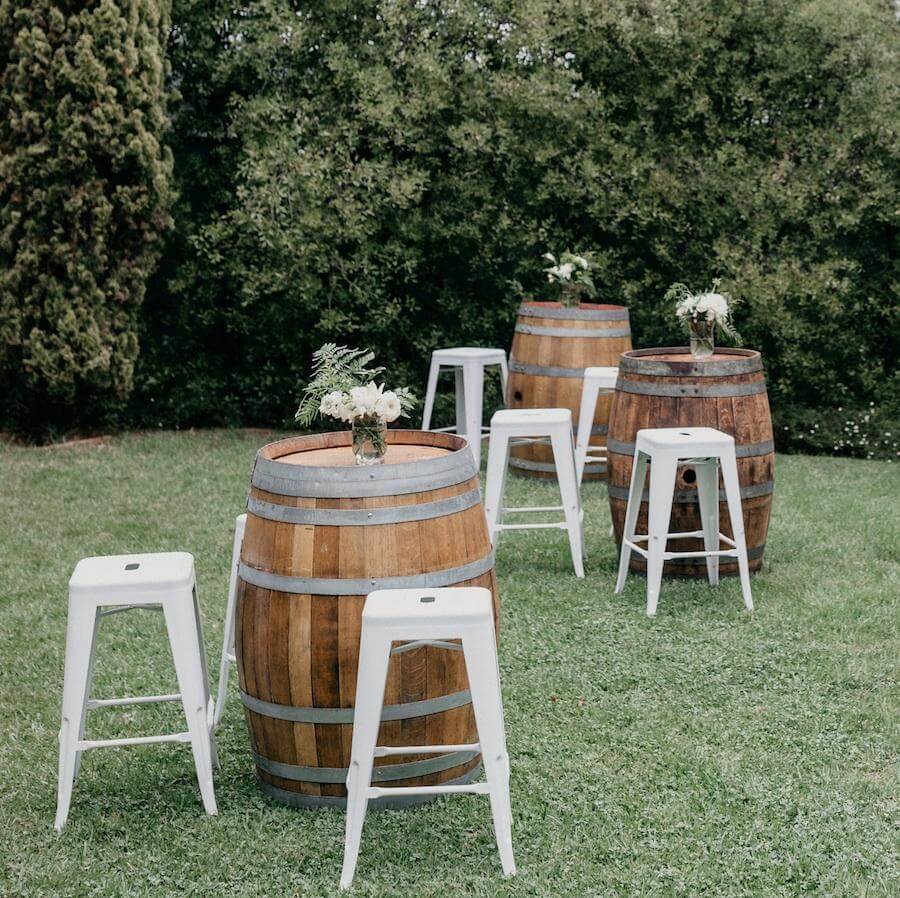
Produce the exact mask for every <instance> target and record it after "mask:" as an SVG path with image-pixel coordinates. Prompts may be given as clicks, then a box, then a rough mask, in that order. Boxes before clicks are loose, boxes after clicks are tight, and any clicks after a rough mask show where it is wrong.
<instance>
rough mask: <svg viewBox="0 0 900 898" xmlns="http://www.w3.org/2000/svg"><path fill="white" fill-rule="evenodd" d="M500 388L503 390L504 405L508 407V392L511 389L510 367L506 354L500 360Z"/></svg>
mask: <svg viewBox="0 0 900 898" xmlns="http://www.w3.org/2000/svg"><path fill="white" fill-rule="evenodd" d="M500 387H501V389H502V390H503V404H504V405H506V404H507V399H506V391H507V390H508V389H509V365H507V363H506V353H504V354H503V358H502V359H501V360H500Z"/></svg>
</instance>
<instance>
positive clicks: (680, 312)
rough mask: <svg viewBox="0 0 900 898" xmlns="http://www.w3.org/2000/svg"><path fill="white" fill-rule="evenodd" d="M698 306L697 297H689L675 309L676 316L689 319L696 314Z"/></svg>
mask: <svg viewBox="0 0 900 898" xmlns="http://www.w3.org/2000/svg"><path fill="white" fill-rule="evenodd" d="M696 305H697V300H696V297H693V296H687V297H685V298H684V299H682V300H681V302H679V303H678V305H677V306H676V307H675V314H676V315H677V316H678V317H679V318H687V317H688V315H692V314H693V313H694V308H695V307H696Z"/></svg>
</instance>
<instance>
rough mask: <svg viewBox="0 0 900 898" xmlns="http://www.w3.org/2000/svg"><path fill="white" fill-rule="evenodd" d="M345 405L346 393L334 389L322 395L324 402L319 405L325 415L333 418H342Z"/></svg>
mask: <svg viewBox="0 0 900 898" xmlns="http://www.w3.org/2000/svg"><path fill="white" fill-rule="evenodd" d="M343 406H344V394H343V393H342V392H341V391H340V390H332V391H331V392H330V393H326V394H325V396H323V397H322V403H321V405H319V411H320V412H321V413H322V414H323V415H328V416H329V417H331V418H340V417H341V410H342V409H343Z"/></svg>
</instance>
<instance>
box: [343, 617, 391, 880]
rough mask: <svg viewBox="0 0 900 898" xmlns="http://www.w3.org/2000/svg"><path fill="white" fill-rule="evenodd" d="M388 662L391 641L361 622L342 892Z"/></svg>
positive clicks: (355, 847)
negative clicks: (374, 632)
mask: <svg viewBox="0 0 900 898" xmlns="http://www.w3.org/2000/svg"><path fill="white" fill-rule="evenodd" d="M390 659H391V641H390V639H385V638H384V637H382V636H380V635H377V634H373V633H372V631H371V630H369V629H367V628H366V624H365V621H363V631H362V638H361V639H360V644H359V669H358V671H357V676H356V704H355V708H356V710H355V711H354V715H353V742H352V744H351V746H350V767H349V769H348V771H347V828H346V833H345V836H344V865H343V868H342V869H341V890H342V891H343V890H344V889H349V888H350V884H351V883H352V882H353V875H354V873H355V872H356V861H357V858H358V857H359V843H360V839H361V838H362V828H363V822H364V820H365V817H366V808H367V807H368V804H369V795H368V790H369V787H370V786H371V784H372V765H373V761H374V758H375V746H376V744H377V741H378V729H379V727H380V726H381V708H382V705H383V704H384V687H385V683H386V682H387V670H388V663H389V662H390Z"/></svg>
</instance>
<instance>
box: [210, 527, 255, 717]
mask: <svg viewBox="0 0 900 898" xmlns="http://www.w3.org/2000/svg"><path fill="white" fill-rule="evenodd" d="M246 525H247V515H245V514H242V515H238V516H237V519H236V520H235V522H234V542H233V543H232V546H231V574H230V575H229V578H228V602H227V604H226V606H225V627H224V629H225V635H224V636H223V638H222V660H221V661H220V662H219V683H218V689H217V694H216V708H215V711H214V712H213V729H214V730H215V729H217V728H218V726H219V724H220V723H221V722H222V714H223V713H224V712H225V700H226V698H227V696H228V675H229V674H230V673H231V665H232V659H233V658H234V613H235V606H236V605H237V572H238V563H239V562H240V560H241V545H242V543H243V541H244V528H245V527H246Z"/></svg>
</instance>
